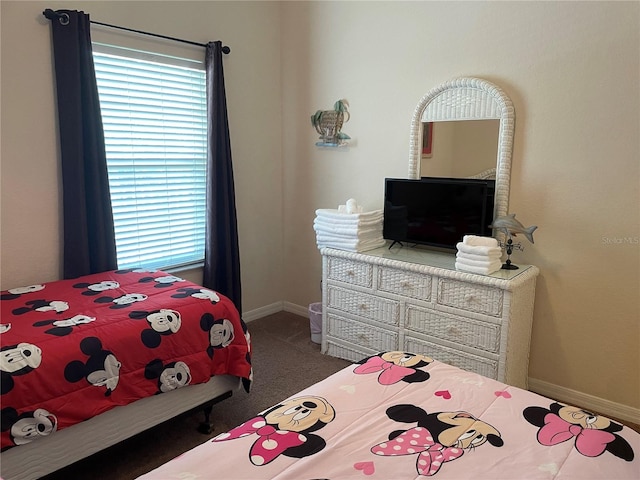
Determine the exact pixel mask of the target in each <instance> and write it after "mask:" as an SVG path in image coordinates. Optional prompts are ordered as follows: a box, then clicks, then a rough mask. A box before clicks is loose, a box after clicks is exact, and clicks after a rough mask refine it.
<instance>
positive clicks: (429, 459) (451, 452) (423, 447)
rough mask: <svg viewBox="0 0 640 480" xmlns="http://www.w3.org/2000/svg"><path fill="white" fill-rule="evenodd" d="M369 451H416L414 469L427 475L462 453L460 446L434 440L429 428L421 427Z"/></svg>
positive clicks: (380, 452)
mask: <svg viewBox="0 0 640 480" xmlns="http://www.w3.org/2000/svg"><path fill="white" fill-rule="evenodd" d="M371 451H372V452H373V453H375V454H376V455H384V456H396V455H413V454H416V453H418V454H419V455H418V460H417V461H416V470H417V471H418V473H419V474H420V475H425V476H428V477H430V476H432V475H435V474H436V473H438V470H440V467H442V465H443V464H444V462H450V461H452V460H455V459H456V458H458V457H461V456H462V454H463V453H464V450H463V449H461V448H456V447H445V446H444V445H441V444H440V443H438V442H436V441H434V439H433V436H432V435H431V433H430V432H429V430H427V429H426V428H423V427H414V428H411V429H409V430H407V431H406V432H403V433H401V434H400V435H398V436H397V437H396V438H394V439H393V440H389V441H388V442H382V443H380V444H378V445H375V446H374V447H371Z"/></svg>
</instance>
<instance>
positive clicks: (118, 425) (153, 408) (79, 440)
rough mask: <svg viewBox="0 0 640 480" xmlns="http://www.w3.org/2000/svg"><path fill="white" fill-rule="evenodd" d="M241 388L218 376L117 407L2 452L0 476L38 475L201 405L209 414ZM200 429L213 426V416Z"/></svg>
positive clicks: (28, 478) (11, 479)
mask: <svg viewBox="0 0 640 480" xmlns="http://www.w3.org/2000/svg"><path fill="white" fill-rule="evenodd" d="M240 386H241V381H240V379H239V378H237V377H234V376H231V375H218V376H214V377H212V378H211V380H210V381H209V382H207V383H202V384H197V385H189V386H187V387H183V388H179V389H177V390H173V391H171V392H167V393H164V394H162V395H155V396H153V397H148V398H143V399H141V400H138V401H136V402H134V403H131V404H129V405H125V406H121V407H115V408H113V409H112V410H109V411H107V412H105V413H103V414H101V415H98V416H96V417H93V418H91V419H89V420H86V421H84V422H82V423H79V424H77V425H73V426H71V427H68V428H65V429H64V430H60V431H59V432H57V433H56V434H55V435H52V436H50V437H46V438H42V439H40V440H38V441H35V442H32V443H29V444H26V445H21V446H18V447H14V448H11V449H9V450H6V451H5V452H2V454H1V455H0V475H2V478H3V480H32V479H37V478H40V477H42V476H43V475H47V474H49V473H52V472H54V471H56V470H59V469H61V468H63V467H65V466H67V465H70V464H72V463H74V462H77V461H78V460H81V459H83V458H85V457H88V456H89V455H92V454H94V453H96V452H98V451H100V450H103V449H105V448H107V447H110V446H111V445H114V444H116V443H118V442H120V441H122V440H125V439H127V438H129V437H132V436H133V435H135V434H137V433H140V432H142V431H144V430H147V429H149V428H151V427H153V426H155V425H158V424H160V423H162V422H164V421H166V420H169V419H171V418H173V417H175V416H177V415H179V414H181V413H184V412H187V411H189V410H192V409H194V408H197V407H199V406H204V408H205V415H206V417H208V414H207V413H206V412H207V410H208V411H209V412H210V408H211V406H212V405H213V404H214V403H217V402H219V401H221V400H223V399H225V398H228V397H230V396H231V395H232V394H233V392H234V391H235V390H237V389H239V388H240ZM199 430H201V431H203V432H205V433H206V432H207V430H210V426H209V425H208V418H205V422H203V424H202V425H201V426H200V428H199ZM95 432H100V435H99V436H98V435H96V434H95Z"/></svg>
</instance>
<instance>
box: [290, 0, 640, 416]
mask: <svg viewBox="0 0 640 480" xmlns="http://www.w3.org/2000/svg"><path fill="white" fill-rule="evenodd" d="M639 14H640V4H638V3H637V2H633V3H632V2H624V3H622V2H620V3H616V2H602V3H598V2H584V3H580V2H311V3H307V2H289V3H286V5H285V7H284V17H283V27H284V33H283V37H282V38H283V49H282V52H283V92H284V95H283V113H284V131H285V132H286V136H285V137H284V140H285V142H284V143H283V152H284V175H285V182H284V187H285V197H284V200H285V207H284V212H285V215H284V223H285V226H286V229H287V230H286V234H285V256H286V258H287V260H288V261H287V263H286V264H287V274H286V275H285V292H286V293H287V298H288V299H289V300H290V301H292V302H294V303H297V304H301V305H304V304H306V303H307V302H311V301H317V300H318V299H319V298H320V297H319V291H318V283H319V280H320V278H321V261H320V256H319V255H318V253H317V251H316V249H315V245H314V236H313V230H312V229H311V223H312V221H313V216H314V210H315V209H316V208H336V206H337V205H338V204H340V203H344V201H345V200H346V199H347V198H349V197H354V198H356V199H357V200H358V201H359V202H360V203H362V204H364V205H365V206H366V207H368V208H369V209H374V208H381V206H382V200H383V199H382V196H383V179H384V177H393V176H399V177H403V176H406V175H407V168H408V158H409V126H410V121H411V116H412V113H413V109H414V107H415V105H416V104H417V103H418V101H419V99H420V98H421V97H422V95H423V94H425V93H426V92H427V91H428V90H430V89H431V88H433V87H436V86H437V85H439V84H440V83H441V82H443V81H446V80H449V79H451V78H453V77H457V76H478V77H482V78H484V79H487V80H489V81H492V82H494V83H496V84H497V85H499V86H500V87H502V88H503V89H504V90H505V91H506V93H507V94H508V95H509V96H510V97H511V99H512V100H513V102H514V105H515V112H516V131H515V147H514V155H513V175H512V179H511V199H510V200H511V201H510V209H509V210H510V212H515V213H516V214H517V215H518V218H519V219H520V220H522V222H523V223H525V224H526V225H530V224H537V225H539V229H538V231H536V234H535V242H536V243H535V245H529V244H527V245H525V248H526V249H525V251H524V252H522V253H520V252H518V253H516V254H515V255H514V261H515V262H514V263H518V262H520V263H531V264H535V265H537V266H539V267H540V270H541V275H540V277H539V280H538V284H537V292H536V302H535V316H534V325H533V338H532V346H531V362H530V370H529V374H530V376H531V377H533V378H534V379H537V380H541V381H543V382H549V383H551V384H555V385H561V386H563V387H565V388H568V389H572V390H576V391H578V392H582V393H585V394H588V395H593V396H595V397H599V398H602V399H607V400H610V401H612V402H619V403H621V404H624V405H628V406H632V407H635V408H638V407H640V386H639V379H640V376H639V375H638V369H639V367H640V360H639V356H638V351H639V348H638V346H639V340H640V333H639V324H640V312H639V292H640V282H639V275H640V245H638V240H639V238H640V227H639V222H640V212H639V205H640V198H639V194H638V187H639V183H640V175H639V166H640V162H639V158H640V144H639V142H638V136H639V131H640V122H639V113H638V112H639V111H640V99H639V94H640V91H639V89H638V85H639V84H640V74H639V70H640V64H639V62H640V37H639V32H640V22H639ZM339 98H346V99H348V100H349V102H350V105H351V115H352V116H351V120H350V121H349V122H348V123H346V124H345V125H344V127H343V131H345V132H346V133H347V134H349V135H350V136H352V137H353V138H354V139H355V140H356V141H355V145H354V146H353V147H350V148H349V149H346V150H340V151H335V150H322V149H319V148H317V147H314V142H315V140H316V138H315V137H316V134H315V132H314V131H313V129H312V128H311V126H310V124H309V122H308V120H307V119H308V117H309V115H310V114H311V113H313V112H315V111H316V110H317V109H326V108H331V106H332V105H333V102H335V100H337V99H339ZM623 238H630V239H632V242H633V243H632V244H629V243H608V242H610V241H617V240H616V239H623ZM635 412H636V413H635V414H636V415H637V410H636V411H635Z"/></svg>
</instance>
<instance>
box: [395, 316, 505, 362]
mask: <svg viewBox="0 0 640 480" xmlns="http://www.w3.org/2000/svg"><path fill="white" fill-rule="evenodd" d="M405 327H406V328H407V329H409V330H412V331H414V332H418V333H422V334H426V335H431V336H432V337H437V338H441V339H443V340H448V341H450V342H454V343H456V344H462V345H467V346H468V347H473V348H478V349H480V350H485V351H487V352H491V353H498V352H499V350H500V325H497V324H495V323H488V322H482V321H480V320H472V319H470V318H464V317H461V316H459V315H451V314H448V313H442V312H437V311H434V310H429V309H427V308H421V307H416V306H414V305H407V309H406V318H405Z"/></svg>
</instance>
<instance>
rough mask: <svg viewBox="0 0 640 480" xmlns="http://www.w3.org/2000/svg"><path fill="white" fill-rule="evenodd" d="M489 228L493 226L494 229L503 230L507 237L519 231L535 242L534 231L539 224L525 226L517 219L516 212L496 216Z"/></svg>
mask: <svg viewBox="0 0 640 480" xmlns="http://www.w3.org/2000/svg"><path fill="white" fill-rule="evenodd" d="M489 228H493V229H494V230H502V231H503V232H504V233H505V235H506V236H507V237H511V235H513V236H514V237H515V236H516V234H517V233H522V234H524V236H525V237H527V240H529V241H530V242H531V243H533V232H534V230H535V229H536V228H538V226H537V225H531V226H530V227H525V226H524V225H522V224H521V223H520V222H519V221H518V220H516V214H515V213H511V214H509V215H505V216H504V217H498V218H496V219H495V220H494V221H493V223H492V224H491V225H489Z"/></svg>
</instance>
